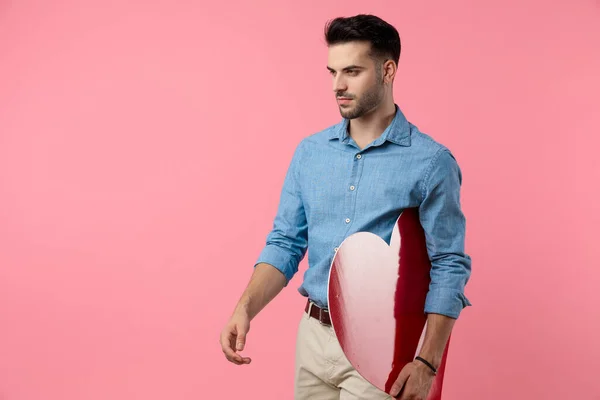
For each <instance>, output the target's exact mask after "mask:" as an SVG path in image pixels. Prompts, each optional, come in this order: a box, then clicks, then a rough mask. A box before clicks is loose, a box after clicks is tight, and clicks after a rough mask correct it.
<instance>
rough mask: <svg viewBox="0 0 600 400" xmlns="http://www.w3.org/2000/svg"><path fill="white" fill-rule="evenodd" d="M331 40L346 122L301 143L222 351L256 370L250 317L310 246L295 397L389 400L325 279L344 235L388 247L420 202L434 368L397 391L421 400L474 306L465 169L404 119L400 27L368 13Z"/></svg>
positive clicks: (333, 30) (338, 23) (428, 346)
mask: <svg viewBox="0 0 600 400" xmlns="http://www.w3.org/2000/svg"><path fill="white" fill-rule="evenodd" d="M325 38H326V41H327V44H328V49H329V56H328V65H327V69H328V70H329V72H330V73H331V77H332V81H333V91H334V93H335V97H336V100H337V103H338V106H339V110H340V113H341V115H342V117H343V118H342V121H341V122H340V123H339V124H337V125H334V126H332V127H330V128H328V129H325V130H324V131H322V132H319V133H317V134H314V135H311V136H309V137H307V138H305V139H304V140H302V141H301V143H300V144H299V146H298V147H297V149H296V151H295V153H294V156H293V158H292V161H291V165H290V167H289V169H288V171H287V175H286V178H285V181H284V186H283V190H282V192H281V198H280V204H279V209H278V212H277V216H276V218H275V221H274V226H273V230H272V231H271V232H270V233H269V235H268V237H267V243H266V246H265V247H264V249H263V251H262V252H261V254H260V256H259V258H258V262H257V264H256V265H255V270H254V273H253V275H252V278H251V279H250V282H249V284H248V287H247V288H246V290H245V291H244V293H243V295H242V297H241V299H240V301H239V303H238V305H237V306H236V308H235V311H234V313H233V315H232V316H231V319H230V321H229V322H228V323H227V325H226V326H225V328H224V329H223V331H222V333H221V346H222V349H223V352H224V353H225V356H226V357H227V359H228V360H229V361H231V362H233V363H235V364H238V365H243V364H248V363H250V359H249V358H248V357H243V356H241V355H240V354H239V352H240V351H242V350H243V349H244V344H245V342H246V333H247V332H248V330H249V327H250V321H251V320H252V319H253V318H254V317H255V316H256V315H257V314H258V313H259V312H260V311H261V310H262V309H263V308H264V307H265V306H266V305H267V304H268V303H269V302H270V301H271V300H273V298H274V297H275V296H276V295H277V294H278V293H279V292H280V291H281V290H282V289H283V288H284V287H285V286H286V285H287V284H288V282H289V280H290V279H291V278H292V277H293V276H294V274H295V273H296V272H297V271H298V264H299V263H300V261H301V260H302V259H303V258H304V256H305V254H306V251H307V249H308V248H309V247H310V253H309V260H308V261H309V268H308V270H307V271H306V273H305V275H304V281H303V283H302V285H301V287H300V289H299V291H300V293H301V294H302V295H303V296H306V297H307V298H308V300H307V307H306V309H305V311H306V312H305V313H304V315H303V318H302V320H301V322H300V327H299V330H298V337H297V348H296V375H295V389H294V394H295V399H297V400H299V399H302V400H304V399H318V400H328V399H342V400H344V399H389V398H390V396H389V395H387V394H386V393H384V392H383V391H380V390H379V389H377V388H375V387H374V386H372V385H371V384H369V383H368V382H367V381H366V380H364V379H363V378H361V376H360V375H359V374H358V373H357V372H356V370H354V369H353V368H352V366H351V365H350V363H349V362H348V360H347V359H346V357H345V356H344V355H343V352H342V350H341V347H340V345H339V343H338V342H337V340H336V338H335V335H334V333H333V329H332V327H331V326H330V324H329V321H327V312H326V310H327V285H328V274H329V268H330V265H331V261H332V259H333V256H334V254H335V252H336V251H337V246H339V245H340V244H341V243H342V241H343V240H344V239H345V238H346V237H348V236H349V235H351V234H353V233H355V232H360V231H366V232H372V233H375V234H377V235H379V236H380V237H381V238H383V239H384V240H386V241H387V243H388V244H389V242H390V239H391V233H392V229H393V227H394V224H395V223H396V221H397V218H398V217H399V215H400V213H401V212H402V210H403V209H406V208H412V207H418V210H419V218H420V222H421V225H422V227H423V229H424V231H425V236H426V240H427V251H428V254H429V257H430V260H431V263H432V269H431V285H430V287H429V292H428V295H427V299H426V304H425V310H424V312H425V313H426V314H427V324H428V329H427V333H426V337H425V341H424V344H423V346H422V349H421V351H420V354H419V356H420V357H421V358H422V359H423V360H425V361H426V362H422V361H420V360H418V359H416V360H415V361H413V362H412V363H409V364H407V365H406V366H405V367H404V368H403V369H402V371H401V372H400V375H399V377H398V379H397V380H396V382H395V384H394V386H393V387H392V389H391V393H390V394H391V395H392V396H397V395H398V393H399V392H400V390H401V389H402V393H401V396H402V397H400V398H401V399H425V398H426V397H427V394H428V392H429V389H430V387H431V384H432V381H433V377H434V375H433V371H432V370H431V369H430V367H429V366H428V365H427V363H429V364H431V365H432V366H433V367H434V368H437V366H438V365H439V364H440V362H441V359H442V355H443V352H444V348H445V346H446V343H447V340H448V338H449V336H450V332H451V330H452V327H453V324H454V322H455V320H456V319H457V318H458V316H459V314H460V312H461V311H462V309H463V308H464V307H466V306H469V305H470V303H469V301H468V300H467V298H466V297H465V295H464V287H465V285H466V283H467V281H468V279H469V276H470V273H471V259H470V257H469V256H468V255H467V254H465V250H464V241H465V218H464V215H463V213H462V211H461V206H460V186H461V179H462V178H461V171H460V169H459V167H458V164H457V162H456V160H455V159H454V157H453V156H452V154H451V152H450V151H449V150H448V149H447V148H446V147H444V146H443V145H441V144H439V143H437V142H435V141H434V140H433V139H432V138H431V137H429V136H427V135H425V134H423V133H421V132H420V131H419V130H418V128H417V127H416V126H414V125H412V124H411V123H410V122H408V121H407V119H406V118H405V117H404V115H403V114H402V112H401V111H400V109H399V108H398V106H397V105H396V104H395V102H394V98H393V91H392V84H393V81H394V78H395V76H396V71H397V65H398V60H399V58H400V38H399V35H398V32H397V31H396V29H395V28H394V27H393V26H391V25H389V24H388V23H386V22H385V21H383V20H381V19H380V18H377V17H375V16H371V15H357V16H354V17H350V18H337V19H335V20H333V21H331V22H330V23H328V24H327V26H326V29H325ZM319 310H324V311H319ZM323 316H325V318H323ZM319 318H321V319H320V320H319Z"/></svg>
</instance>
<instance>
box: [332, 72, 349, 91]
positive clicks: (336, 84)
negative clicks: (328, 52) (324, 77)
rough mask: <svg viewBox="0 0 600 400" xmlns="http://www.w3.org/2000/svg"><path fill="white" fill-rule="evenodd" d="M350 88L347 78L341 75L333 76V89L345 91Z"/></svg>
mask: <svg viewBox="0 0 600 400" xmlns="http://www.w3.org/2000/svg"><path fill="white" fill-rule="evenodd" d="M347 90H348V85H347V84H346V81H345V79H344V78H343V77H342V76H341V74H340V75H338V76H335V77H334V78H333V91H334V92H336V93H343V92H345V91H347Z"/></svg>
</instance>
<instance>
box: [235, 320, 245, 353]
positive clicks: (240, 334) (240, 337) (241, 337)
mask: <svg viewBox="0 0 600 400" xmlns="http://www.w3.org/2000/svg"><path fill="white" fill-rule="evenodd" d="M245 344H246V331H245V330H244V329H243V328H242V327H240V326H239V325H238V326H237V343H236V349H237V351H242V350H244V345H245Z"/></svg>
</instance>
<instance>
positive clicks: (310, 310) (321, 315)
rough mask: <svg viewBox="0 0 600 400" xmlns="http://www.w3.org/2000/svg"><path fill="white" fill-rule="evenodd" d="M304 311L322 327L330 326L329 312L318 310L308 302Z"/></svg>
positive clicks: (313, 304)
mask: <svg viewBox="0 0 600 400" xmlns="http://www.w3.org/2000/svg"><path fill="white" fill-rule="evenodd" d="M304 311H305V312H306V313H307V314H308V315H309V316H310V317H312V318H314V319H316V320H317V321H319V322H320V323H321V324H323V325H327V326H331V319H330V318H329V311H328V310H326V309H324V308H320V307H319V306H317V305H316V304H315V303H312V302H311V301H310V300H309V301H307V302H306V307H305V308H304Z"/></svg>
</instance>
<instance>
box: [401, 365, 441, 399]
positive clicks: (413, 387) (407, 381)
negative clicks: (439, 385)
mask: <svg viewBox="0 0 600 400" xmlns="http://www.w3.org/2000/svg"><path fill="white" fill-rule="evenodd" d="M433 378H435V375H434V374H433V371H431V370H430V369H429V368H428V367H427V366H426V365H424V364H422V363H420V362H419V361H413V362H411V363H408V364H406V365H405V366H404V368H402V371H400V375H398V379H396V382H394V384H393V385H392V388H391V390H390V395H391V396H392V397H394V398H398V399H399V400H426V399H427V396H428V395H429V390H430V389H431V385H432V384H433ZM401 390H402V393H401V396H400V397H398V395H399V394H400V391H401Z"/></svg>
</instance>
